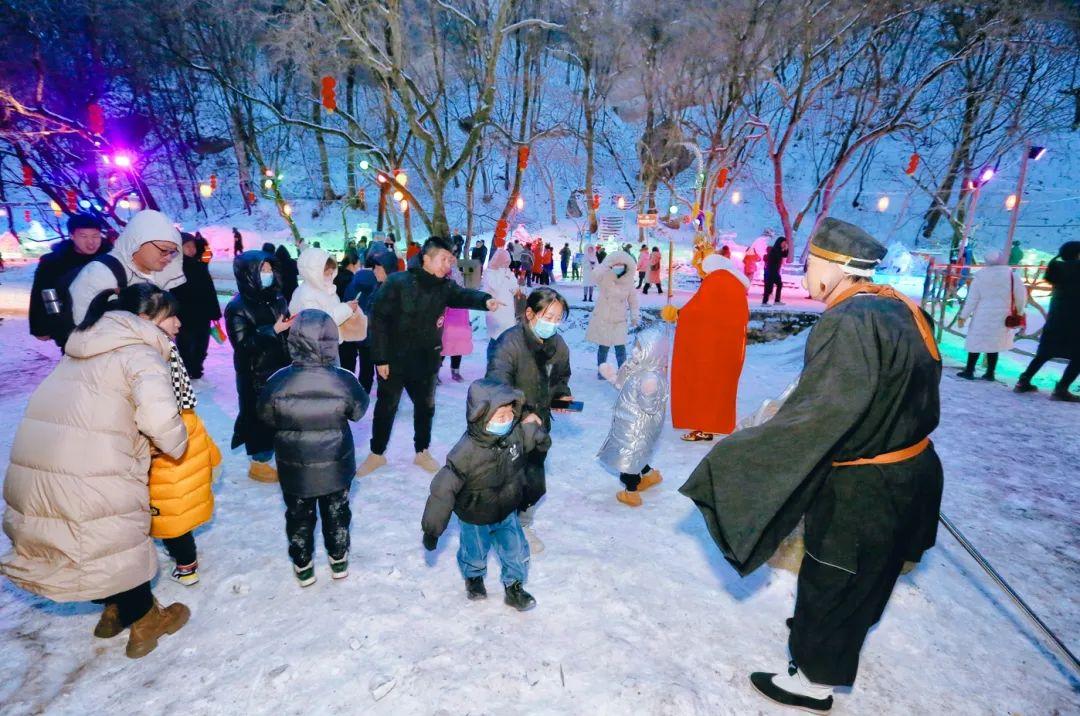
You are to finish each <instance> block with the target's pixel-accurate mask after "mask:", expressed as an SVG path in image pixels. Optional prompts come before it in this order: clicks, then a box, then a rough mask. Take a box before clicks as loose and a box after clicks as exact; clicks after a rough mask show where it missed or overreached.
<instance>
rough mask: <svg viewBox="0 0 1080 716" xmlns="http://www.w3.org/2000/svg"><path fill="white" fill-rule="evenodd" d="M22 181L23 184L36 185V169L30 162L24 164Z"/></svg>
mask: <svg viewBox="0 0 1080 716" xmlns="http://www.w3.org/2000/svg"><path fill="white" fill-rule="evenodd" d="M22 183H23V186H34V170H33V169H31V168H30V165H29V164H23V165H22Z"/></svg>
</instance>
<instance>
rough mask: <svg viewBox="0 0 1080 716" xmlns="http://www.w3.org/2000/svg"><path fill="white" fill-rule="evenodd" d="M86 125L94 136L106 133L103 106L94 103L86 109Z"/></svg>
mask: <svg viewBox="0 0 1080 716" xmlns="http://www.w3.org/2000/svg"><path fill="white" fill-rule="evenodd" d="M86 124H87V126H88V127H90V131H91V132H92V133H93V134H104V133H105V113H104V112H102V111H101V105H99V104H97V103H94V104H91V105H89V106H88V107H87V108H86Z"/></svg>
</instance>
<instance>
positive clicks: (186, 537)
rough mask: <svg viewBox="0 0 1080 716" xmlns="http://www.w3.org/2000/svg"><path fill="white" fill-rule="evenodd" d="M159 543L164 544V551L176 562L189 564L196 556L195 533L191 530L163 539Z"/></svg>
mask: <svg viewBox="0 0 1080 716" xmlns="http://www.w3.org/2000/svg"><path fill="white" fill-rule="evenodd" d="M161 544H163V545H164V546H165V551H166V552H168V553H169V556H170V557H172V558H173V561H174V562H176V563H177V564H191V563H192V562H194V561H195V560H196V559H197V558H198V557H197V554H196V551H195V535H194V534H193V533H191V532H188V533H187V534H182V535H180V536H179V537H170V538H169V539H163V540H161Z"/></svg>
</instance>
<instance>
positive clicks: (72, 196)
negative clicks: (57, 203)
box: [65, 189, 79, 213]
mask: <svg viewBox="0 0 1080 716" xmlns="http://www.w3.org/2000/svg"><path fill="white" fill-rule="evenodd" d="M65 198H66V199H67V206H68V210H69V211H70V212H72V213H75V212H76V211H77V210H78V208H79V195H78V194H77V193H76V192H75V190H74V189H68V190H67V196H66V197H65Z"/></svg>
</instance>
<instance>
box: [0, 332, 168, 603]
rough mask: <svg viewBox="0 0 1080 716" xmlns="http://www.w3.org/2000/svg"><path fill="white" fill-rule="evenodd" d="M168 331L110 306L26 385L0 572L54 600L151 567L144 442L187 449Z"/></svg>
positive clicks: (123, 583)
mask: <svg viewBox="0 0 1080 716" xmlns="http://www.w3.org/2000/svg"><path fill="white" fill-rule="evenodd" d="M170 345H171V344H170V343H169V339H168V338H167V337H166V336H165V334H164V333H162V332H161V330H159V329H158V327H157V326H155V325H154V324H153V323H151V322H150V321H146V320H143V319H142V318H139V317H137V316H134V315H132V314H130V313H125V312H122V311H113V312H109V313H106V314H105V315H104V316H103V317H102V318H101V320H100V321H98V322H97V323H96V324H94V326H92V327H91V328H90V329H89V330H87V331H76V332H75V333H72V334H71V338H70V339H69V340H68V343H67V346H66V352H67V353H66V355H65V356H64V357H63V358H61V359H60V363H59V364H58V365H57V366H56V368H55V369H54V370H53V372H52V373H50V374H49V375H48V377H46V378H45V380H44V381H42V382H41V385H39V386H38V387H37V390H35V391H34V393H33V394H32V395H31V396H30V403H29V405H27V407H26V415H25V416H24V417H23V420H22V422H21V423H20V424H19V428H18V431H17V432H16V433H15V442H14V444H13V445H12V447H11V464H10V465H9V466H8V470H7V476H6V477H5V479H4V501H5V502H6V503H7V509H6V510H5V512H4V532H5V533H6V534H7V536H8V537H9V538H10V539H11V542H12V545H13V549H12V551H11V552H9V553H8V554H6V555H4V557H3V558H2V559H0V571H2V572H3V573H4V574H6V575H7V577H8V578H9V579H11V581H13V582H15V584H17V585H18V586H20V587H22V588H23V589H26V590H27V591H30V592H34V593H35V594H40V595H41V596H44V597H48V598H49V599H52V600H54V601H57V602H72V601H86V600H90V599H101V598H104V597H108V596H111V595H114V594H118V593H120V592H124V591H127V590H128V589H131V588H133V587H136V586H138V585H140V584H142V583H143V582H146V581H149V580H150V579H152V578H153V577H154V575H155V574H156V573H157V553H156V552H155V550H154V544H153V542H152V541H151V539H150V491H149V487H148V485H147V480H148V476H149V472H150V443H151V441H152V442H153V443H154V445H155V446H156V447H157V448H158V450H160V451H161V452H163V453H165V454H166V455H168V456H169V457H172V458H179V457H180V456H181V455H183V454H184V450H186V449H187V429H186V428H185V427H184V423H183V421H182V420H181V418H180V412H179V409H178V408H177V404H176V396H175V395H174V393H173V389H172V380H171V378H170V375H169V366H168V363H167V362H166V360H167V357H168V355H169V349H170Z"/></svg>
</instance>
